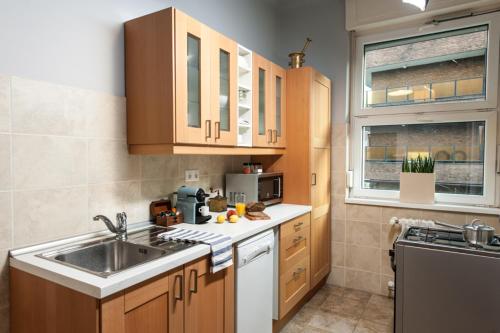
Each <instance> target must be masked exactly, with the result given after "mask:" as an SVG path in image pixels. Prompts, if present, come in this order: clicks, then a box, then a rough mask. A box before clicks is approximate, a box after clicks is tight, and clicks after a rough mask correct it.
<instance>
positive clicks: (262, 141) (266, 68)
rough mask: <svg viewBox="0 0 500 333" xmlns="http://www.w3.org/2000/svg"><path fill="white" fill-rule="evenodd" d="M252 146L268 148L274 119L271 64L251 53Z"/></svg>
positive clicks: (270, 142)
mask: <svg viewBox="0 0 500 333" xmlns="http://www.w3.org/2000/svg"><path fill="white" fill-rule="evenodd" d="M252 58H253V69H252V72H253V73H252V74H253V79H252V84H253V88H252V90H253V146H254V147H270V146H271V144H272V135H273V129H274V122H275V118H274V117H273V116H272V115H271V113H272V105H273V103H272V96H271V95H272V89H271V84H272V75H271V71H272V63H271V62H270V61H269V60H267V59H265V58H263V57H261V56H260V55H258V54H256V53H253V55H252Z"/></svg>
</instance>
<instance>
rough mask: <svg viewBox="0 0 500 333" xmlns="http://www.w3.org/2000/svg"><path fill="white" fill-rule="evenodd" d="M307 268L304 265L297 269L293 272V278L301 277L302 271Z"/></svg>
mask: <svg viewBox="0 0 500 333" xmlns="http://www.w3.org/2000/svg"><path fill="white" fill-rule="evenodd" d="M305 270H306V269H305V268H302V267H301V268H299V269H297V270H296V271H295V272H293V279H294V280H297V279H298V278H299V277H300V275H301V274H302V272H304V271H305Z"/></svg>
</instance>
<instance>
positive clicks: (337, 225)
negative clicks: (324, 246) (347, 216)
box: [332, 220, 346, 243]
mask: <svg viewBox="0 0 500 333" xmlns="http://www.w3.org/2000/svg"><path fill="white" fill-rule="evenodd" d="M332 240H333V241H335V242H343V243H345V241H346V223H345V221H344V220H333V221H332Z"/></svg>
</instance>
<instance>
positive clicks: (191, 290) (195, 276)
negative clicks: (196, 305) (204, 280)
mask: <svg viewBox="0 0 500 333" xmlns="http://www.w3.org/2000/svg"><path fill="white" fill-rule="evenodd" d="M193 273H194V286H193V288H191V287H189V292H191V293H193V294H196V293H197V292H198V270H197V269H192V270H191V272H189V286H191V280H192V279H193Z"/></svg>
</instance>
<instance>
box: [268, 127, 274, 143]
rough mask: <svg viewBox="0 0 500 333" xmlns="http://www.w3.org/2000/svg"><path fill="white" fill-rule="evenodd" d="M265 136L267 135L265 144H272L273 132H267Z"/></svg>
mask: <svg viewBox="0 0 500 333" xmlns="http://www.w3.org/2000/svg"><path fill="white" fill-rule="evenodd" d="M267 134H268V137H269V138H268V140H267V143H272V142H273V130H267Z"/></svg>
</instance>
